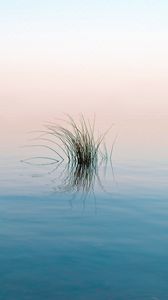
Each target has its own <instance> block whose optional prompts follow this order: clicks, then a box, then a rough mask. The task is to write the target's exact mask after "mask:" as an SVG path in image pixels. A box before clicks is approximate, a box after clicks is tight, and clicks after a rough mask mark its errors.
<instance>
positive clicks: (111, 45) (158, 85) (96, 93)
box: [0, 0, 168, 131]
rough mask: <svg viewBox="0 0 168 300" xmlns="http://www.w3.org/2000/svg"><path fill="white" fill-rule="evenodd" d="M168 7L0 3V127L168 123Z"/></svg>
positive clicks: (144, 1)
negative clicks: (68, 120)
mask: <svg viewBox="0 0 168 300" xmlns="http://www.w3.org/2000/svg"><path fill="white" fill-rule="evenodd" d="M167 15H168V2H167V1H165V0H160V1H156V0H132V1H131V0H125V1H124V0H123V1H122V0H118V1H116V0H115V1H112V0H111V1H110V0H108V1H107V0H104V1H100V0H96V1H95V0H90V1H88V0H84V1H77V0H76V1H75V0H72V1H68V0H62V1H56V0H53V1H52V0H48V1H43V0H41V1H37V0H34V1H32V0H29V1H24V0H18V1H17V0H16V1H15V0H11V1H9V0H6V1H2V0H1V1H0V25H1V26H0V44H1V47H0V66H1V68H0V82H1V88H0V127H1V129H0V130H1V131H2V129H3V131H4V128H5V130H6V131H10V130H12V129H13V128H15V129H16V128H17V129H19V128H24V130H25V129H27V128H29V127H30V126H38V124H40V122H43V121H44V120H49V119H52V118H55V117H57V116H60V114H62V113H70V114H79V113H81V112H82V113H84V114H86V115H87V114H94V113H95V114H96V115H98V118H102V122H104V123H106V121H107V120H110V121H111V120H116V119H122V118H123V119H124V118H135V119H136V118H149V119H151V118H163V117H165V118H166V117H167V115H168V89H167V79H168V75H167V74H168V72H167V70H168V57H167V53H168V18H167Z"/></svg>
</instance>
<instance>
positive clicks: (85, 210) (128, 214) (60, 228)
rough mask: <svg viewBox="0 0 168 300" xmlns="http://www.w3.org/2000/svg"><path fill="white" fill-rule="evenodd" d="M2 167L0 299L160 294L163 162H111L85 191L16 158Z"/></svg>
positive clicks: (166, 239)
mask: <svg viewBox="0 0 168 300" xmlns="http://www.w3.org/2000/svg"><path fill="white" fill-rule="evenodd" d="M4 166H6V168H5V167H4ZM2 169H3V172H2ZM2 169H1V171H0V173H1V176H0V177H1V180H0V187H1V192H0V300H29V299H31V300H38V299H39V300H46V299H48V300H55V299H58V300H79V299H80V300H81V299H82V300H84V299H87V300H91V299H92V300H99V299H100V300H104V299H105V300H158V299H161V300H167V299H168V284H167V279H168V268H167V265H168V185H167V178H168V164H167V163H166V162H164V161H160V162H159V161H157V162H154V161H149V160H144V161H142V160H141V161H131V160H128V161H123V162H117V161H116V162H115V161H114V174H113V175H112V173H110V170H108V171H107V174H106V176H105V178H104V179H103V180H104V182H103V186H104V187H105V188H104V190H102V189H101V188H100V187H99V186H98V185H97V186H96V187H95V192H94V194H93V193H90V194H89V195H88V196H87V197H83V196H82V195H77V196H75V195H74V194H73V193H58V192H56V191H55V189H54V186H55V185H56V183H57V182H56V180H51V176H47V175H46V174H47V173H46V172H45V170H44V169H43V170H41V169H40V171H38V169H37V168H35V169H33V168H31V167H30V168H27V166H24V165H23V164H20V162H19V159H18V158H17V157H15V158H14V157H12V158H11V159H10V156H8V157H6V160H5V158H3V159H2ZM2 173H3V176H2ZM42 173H43V174H42ZM102 173H103V172H102ZM43 175H44V176H43ZM52 176H53V174H52ZM114 177H115V178H114ZM52 178H53V177H52Z"/></svg>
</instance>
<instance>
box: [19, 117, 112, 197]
mask: <svg viewBox="0 0 168 300" xmlns="http://www.w3.org/2000/svg"><path fill="white" fill-rule="evenodd" d="M63 122H64V125H59V124H55V123H51V122H49V123H47V124H45V126H44V129H43V130H41V131H33V132H32V133H33V134H36V137H35V138H33V139H31V141H33V144H31V145H27V146H26V147H30V148H37V149H38V153H39V149H40V152H41V151H42V149H43V150H44V151H43V155H36V156H30V157H29V158H26V159H25V160H23V161H22V162H24V163H26V164H30V165H36V166H37V165H38V166H41V167H43V166H49V167H51V166H52V169H51V170H50V171H48V172H47V173H48V174H49V175H52V182H54V191H55V192H63V193H66V192H67V193H73V195H74V194H76V193H81V194H82V195H83V196H84V197H86V196H88V194H90V193H92V194H94V188H95V185H96V183H97V184H98V186H99V188H101V189H102V190H103V191H105V189H104V187H103V184H102V182H101V178H100V175H99V170H100V169H101V170H102V168H103V170H104V172H103V173H104V176H105V173H106V169H107V166H109V165H110V167H111V170H112V173H113V177H114V172H113V165H112V154H113V148H114V144H115V141H116V138H115V139H114V141H113V143H112V146H111V149H110V150H108V148H107V146H106V143H105V137H106V135H107V133H108V132H109V131H110V130H111V128H109V129H108V130H107V131H106V132H104V133H103V134H100V135H98V136H96V134H95V119H94V120H93V122H92V124H91V123H90V122H89V120H88V121H86V120H85V118H84V116H83V115H81V117H80V120H79V122H78V123H77V122H76V121H75V120H74V119H73V118H72V117H71V116H69V115H68V117H67V119H66V120H64V121H63ZM44 152H46V153H45V154H44ZM101 174H102V173H101Z"/></svg>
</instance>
